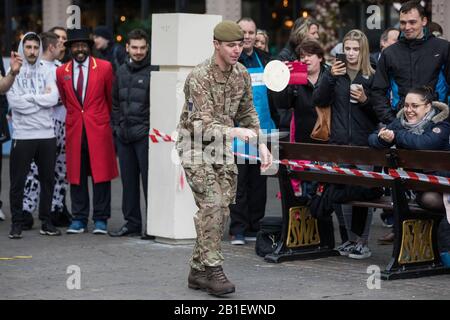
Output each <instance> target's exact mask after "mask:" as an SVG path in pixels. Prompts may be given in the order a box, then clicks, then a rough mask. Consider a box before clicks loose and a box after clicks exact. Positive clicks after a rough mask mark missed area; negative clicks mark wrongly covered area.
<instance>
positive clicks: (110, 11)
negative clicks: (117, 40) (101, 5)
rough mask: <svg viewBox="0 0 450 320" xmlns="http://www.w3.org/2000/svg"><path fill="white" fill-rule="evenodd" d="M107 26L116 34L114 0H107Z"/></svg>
mask: <svg viewBox="0 0 450 320" xmlns="http://www.w3.org/2000/svg"><path fill="white" fill-rule="evenodd" d="M106 26H107V27H108V28H109V29H110V30H111V31H112V32H113V34H114V0H106Z"/></svg>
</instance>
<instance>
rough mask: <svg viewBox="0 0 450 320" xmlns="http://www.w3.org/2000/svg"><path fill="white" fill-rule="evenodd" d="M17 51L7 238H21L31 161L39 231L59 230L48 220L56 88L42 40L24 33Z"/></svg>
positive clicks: (12, 91) (11, 97)
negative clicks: (36, 182)
mask: <svg viewBox="0 0 450 320" xmlns="http://www.w3.org/2000/svg"><path fill="white" fill-rule="evenodd" d="M18 51H19V55H20V56H22V58H23V66H22V68H21V69H20V72H19V74H18V75H17V76H16V79H15V82H14V84H13V86H12V87H11V89H10V90H9V91H8V93H7V98H8V103H9V106H10V108H11V111H12V124H13V129H14V130H13V141H12V148H11V156H10V169H9V171H10V181H11V182H10V183H11V189H10V193H9V200H10V205H11V215H12V226H11V232H10V233H9V238H11V239H21V238H22V227H23V224H24V215H23V212H22V202H23V194H24V186H25V180H26V177H27V174H28V172H29V170H30V165H31V162H32V161H33V160H34V161H35V163H36V165H37V167H38V171H39V181H40V183H41V193H40V202H39V219H40V220H41V221H42V228H41V230H40V233H41V234H42V235H48V236H59V235H61V232H60V231H59V230H58V229H56V228H55V227H54V226H53V224H52V223H51V220H50V214H49V213H50V209H51V204H52V195H53V187H54V169H55V159H56V139H55V131H54V124H53V120H52V114H53V107H54V106H55V105H56V104H57V103H58V88H57V87H56V83H55V77H54V75H53V74H52V72H51V70H50V69H48V68H44V67H42V65H41V59H42V41H41V39H40V38H39V37H38V35H37V34H36V33H34V32H29V33H27V34H26V35H25V36H24V37H23V38H22V41H21V42H20V45H19V50H18Z"/></svg>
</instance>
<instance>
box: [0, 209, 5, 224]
mask: <svg viewBox="0 0 450 320" xmlns="http://www.w3.org/2000/svg"><path fill="white" fill-rule="evenodd" d="M5 219H6V217H5V214H4V213H3V211H2V209H0V221H5Z"/></svg>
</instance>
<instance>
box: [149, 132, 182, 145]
mask: <svg viewBox="0 0 450 320" xmlns="http://www.w3.org/2000/svg"><path fill="white" fill-rule="evenodd" d="M150 132H153V133H150V135H149V136H150V140H152V142H153V143H161V142H176V141H175V140H174V139H172V137H171V136H169V135H168V134H165V133H162V132H161V131H159V130H156V129H152V130H151V131H150Z"/></svg>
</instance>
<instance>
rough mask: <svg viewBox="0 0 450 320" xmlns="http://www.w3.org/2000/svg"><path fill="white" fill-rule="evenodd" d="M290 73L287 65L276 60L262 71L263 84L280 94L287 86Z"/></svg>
mask: <svg viewBox="0 0 450 320" xmlns="http://www.w3.org/2000/svg"><path fill="white" fill-rule="evenodd" d="M290 77H291V72H290V71H289V68H288V67H287V65H285V64H284V63H283V62H281V61H278V60H273V61H270V62H269V63H268V64H267V65H266V68H265V69H264V75H263V81H264V84H265V85H266V86H267V88H269V89H270V90H272V91H275V92H281V91H283V90H284V89H285V88H286V87H287V86H288V84H289V79H290Z"/></svg>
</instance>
